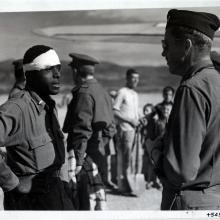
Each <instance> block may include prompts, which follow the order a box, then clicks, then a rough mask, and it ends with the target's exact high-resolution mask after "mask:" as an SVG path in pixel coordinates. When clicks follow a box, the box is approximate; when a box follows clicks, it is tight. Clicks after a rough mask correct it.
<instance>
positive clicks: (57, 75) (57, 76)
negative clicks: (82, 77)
mask: <svg viewBox="0 0 220 220" xmlns="http://www.w3.org/2000/svg"><path fill="white" fill-rule="evenodd" d="M60 72H61V71H60V69H59V68H58V67H54V68H53V76H54V77H55V78H60V75H61V74H60Z"/></svg>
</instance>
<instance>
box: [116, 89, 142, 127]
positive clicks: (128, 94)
mask: <svg viewBox="0 0 220 220" xmlns="http://www.w3.org/2000/svg"><path fill="white" fill-rule="evenodd" d="M113 109H115V110H118V111H120V112H121V114H123V115H124V116H125V117H128V118H131V119H136V120H138V94H137V93H136V92H135V91H134V90H133V89H129V88H128V87H123V88H121V89H120V90H119V91H118V95H117V97H116V99H115V102H114V106H113ZM119 125H120V127H121V129H122V130H123V131H130V130H134V127H132V126H131V125H130V124H129V123H126V122H123V121H119Z"/></svg>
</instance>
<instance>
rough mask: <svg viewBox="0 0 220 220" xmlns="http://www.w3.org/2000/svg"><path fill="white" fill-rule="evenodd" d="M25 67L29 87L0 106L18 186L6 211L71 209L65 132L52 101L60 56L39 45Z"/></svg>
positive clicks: (7, 197) (0, 136)
mask: <svg viewBox="0 0 220 220" xmlns="http://www.w3.org/2000/svg"><path fill="white" fill-rule="evenodd" d="M23 68H24V71H25V75H26V87H25V89H24V90H22V91H21V92H19V93H17V94H16V96H15V97H12V98H11V99H9V100H8V101H7V102H6V103H4V104H3V105H2V106H1V107H0V131H1V132H0V144H1V146H6V149H7V164H8V166H9V167H10V169H11V171H12V172H13V174H14V176H13V177H16V178H17V180H16V179H15V181H14V182H18V184H17V185H16V187H15V188H13V190H9V191H8V192H5V193H4V208H5V209H7V210H72V209H73V205H72V202H71V201H70V199H69V196H68V195H67V193H66V191H65V188H64V187H65V185H64V182H63V181H62V180H61V178H60V175H61V172H60V170H61V166H62V165H63V163H64V160H65V149H64V141H63V134H62V131H61V129H60V126H59V123H58V120H57V116H56V115H57V112H56V109H55V102H54V100H52V99H51V98H50V95H55V94H57V93H58V92H59V89H60V69H61V65H60V60H59V57H58V55H57V53H56V52H55V50H53V49H52V48H51V47H48V46H44V45H36V46H33V47H31V48H29V49H28V50H27V51H26V53H25V54H24V58H23ZM6 171H7V169H6ZM6 191H7V190H6Z"/></svg>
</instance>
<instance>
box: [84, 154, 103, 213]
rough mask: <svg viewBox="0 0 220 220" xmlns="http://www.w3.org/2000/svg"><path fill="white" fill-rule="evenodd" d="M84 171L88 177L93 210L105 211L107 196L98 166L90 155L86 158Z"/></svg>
mask: <svg viewBox="0 0 220 220" xmlns="http://www.w3.org/2000/svg"><path fill="white" fill-rule="evenodd" d="M82 170H83V171H84V172H86V174H87V177H88V184H89V187H88V189H89V198H90V207H91V210H105V209H106V194H105V189H104V184H103V182H102V179H101V176H100V174H99V173H98V168H97V165H96V164H95V163H94V162H93V160H92V159H91V158H90V157H89V156H88V155H87V156H86V157H85V158H84V163H83V168H82Z"/></svg>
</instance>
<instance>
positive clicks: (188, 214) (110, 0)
mask: <svg viewBox="0 0 220 220" xmlns="http://www.w3.org/2000/svg"><path fill="white" fill-rule="evenodd" d="M91 3H92V4H91ZM149 6H150V7H149ZM213 6H220V0H0V12H27V11H28V12H29V11H71V10H103V9H141V8H171V7H175V8H182V7H213ZM208 213H211V214H213V215H216V217H218V218H219V217H220V211H219V212H218V211H171V212H169V211H104V212H94V211H89V212H84V211H77V212H76V211H73V212H71V211H69V212H66V211H62V212H61V211H59V212H58V211H49V212H45V211H40V212H34V211H31V212H26V211H21V212H18V211H15V212H13V211H2V212H0V219H1V220H11V219H13V220H14V219H16V220H26V219H27V220H32V219H34V220H35V219H40V220H44V219H53V220H58V219H59V220H60V219H62V220H67V219H73V220H81V219H91V220H99V219H100V220H124V219H126V220H127V219H132V220H142V219H143V220H144V219H192V218H193V219H204V218H205V219H207V218H208V216H207V214H208ZM209 217H212V216H209ZM213 217H215V216H213Z"/></svg>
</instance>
